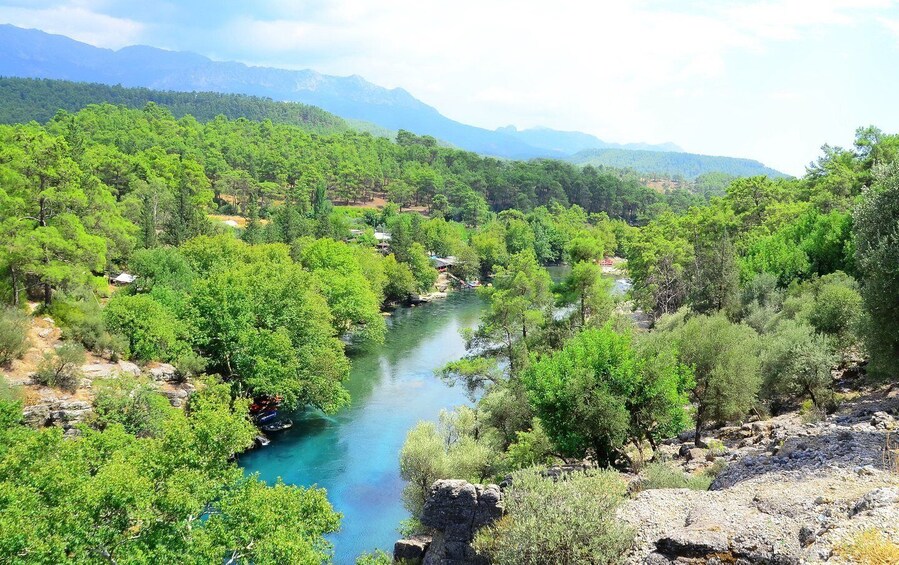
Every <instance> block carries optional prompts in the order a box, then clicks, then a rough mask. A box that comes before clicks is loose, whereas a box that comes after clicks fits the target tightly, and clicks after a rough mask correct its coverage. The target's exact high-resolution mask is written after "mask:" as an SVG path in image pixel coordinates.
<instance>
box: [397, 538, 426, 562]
mask: <svg viewBox="0 0 899 565" xmlns="http://www.w3.org/2000/svg"><path fill="white" fill-rule="evenodd" d="M430 545H431V536H412V537H411V538H408V539H401V540H399V541H397V542H396V543H395V544H393V560H394V561H397V562H398V561H401V560H402V561H403V562H406V563H413V564H417V563H421V562H422V560H424V558H425V552H427V551H428V547H429V546H430Z"/></svg>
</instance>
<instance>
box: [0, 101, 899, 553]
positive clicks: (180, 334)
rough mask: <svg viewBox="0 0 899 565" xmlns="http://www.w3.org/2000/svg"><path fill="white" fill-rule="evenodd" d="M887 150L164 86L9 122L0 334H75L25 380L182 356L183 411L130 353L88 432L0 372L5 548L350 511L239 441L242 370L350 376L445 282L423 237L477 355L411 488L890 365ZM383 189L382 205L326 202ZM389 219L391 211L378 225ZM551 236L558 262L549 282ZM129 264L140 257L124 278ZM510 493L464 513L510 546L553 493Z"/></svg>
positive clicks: (137, 549)
mask: <svg viewBox="0 0 899 565" xmlns="http://www.w3.org/2000/svg"><path fill="white" fill-rule="evenodd" d="M897 160H899V137H897V136H894V135H887V134H884V133H883V132H880V131H879V130H877V129H875V128H866V129H862V130H859V132H858V134H857V138H856V143H855V146H854V147H852V148H849V149H841V148H833V147H827V146H825V148H824V154H823V156H821V158H820V159H819V160H818V161H817V162H816V164H815V165H814V166H812V167H811V168H810V169H809V171H808V173H807V175H806V176H805V177H804V178H802V179H785V178H769V177H765V176H756V177H751V178H743V179H736V180H732V181H730V182H727V185H726V188H725V189H724V194H723V196H712V197H711V198H709V199H708V200H707V199H706V198H699V197H694V196H692V195H689V194H683V193H672V194H669V195H660V194H658V193H656V192H654V191H652V190H650V189H648V188H646V187H643V186H641V185H640V184H639V182H638V181H637V180H636V179H634V178H632V177H628V176H623V175H621V174H619V173H617V172H614V171H608V170H605V169H601V168H595V167H591V166H587V167H583V168H578V167H575V166H574V165H571V164H567V163H563V162H559V161H551V160H538V161H531V162H514V161H513V162H509V161H500V160H497V159H491V158H484V157H480V156H478V155H475V154H473V153H468V152H464V151H459V150H455V149H449V148H442V147H439V146H438V144H437V143H436V140H434V139H433V138H429V137H419V136H415V135H413V134H410V133H408V132H399V134H398V135H397V139H396V140H395V141H392V140H388V139H383V138H377V137H373V136H371V135H367V134H362V133H357V132H353V131H341V132H337V133H330V134H324V133H314V132H310V131H308V129H306V128H305V127H301V126H297V125H288V124H278V123H273V121H271V120H264V121H252V120H248V119H245V118H238V119H228V118H225V117H223V116H219V117H215V118H213V119H211V120H210V121H208V122H206V123H201V122H200V121H198V120H197V119H195V118H193V117H192V116H189V115H186V116H184V117H181V118H176V117H175V116H174V115H173V114H172V113H171V112H170V111H169V110H168V109H166V108H165V107H163V106H160V105H158V104H154V103H151V104H147V105H146V106H144V107H143V108H142V109H129V108H126V107H122V106H112V105H92V106H88V107H87V108H84V109H83V110H80V111H78V112H76V113H68V112H64V111H63V112H57V113H54V116H53V118H52V119H51V120H50V121H49V122H47V123H46V124H45V125H39V124H37V123H30V124H25V125H22V124H15V125H5V126H0V180H2V183H0V300H2V301H3V302H4V304H5V305H6V306H5V308H4V309H3V311H2V320H0V362H3V363H10V362H11V361H12V360H14V359H16V358H17V357H18V356H20V355H21V354H22V351H23V347H24V344H25V340H26V335H25V334H26V333H27V332H26V329H25V328H27V326H28V324H27V322H28V318H29V316H31V315H37V316H50V317H52V319H54V320H55V321H56V322H57V323H58V324H59V326H60V327H61V328H62V331H63V337H64V338H65V339H64V343H63V345H62V346H60V347H59V348H58V349H57V350H55V351H50V352H47V355H46V358H45V360H44V362H43V363H42V364H41V367H39V368H38V370H37V371H36V372H35V374H34V377H33V379H34V380H35V383H37V384H40V385H41V386H46V387H48V388H50V389H55V390H63V391H70V392H76V391H78V387H79V375H78V366H79V361H78V360H79V359H83V358H84V354H85V351H90V353H91V354H92V355H94V356H95V357H97V358H105V359H129V360H131V361H134V362H136V363H139V364H146V363H153V362H160V361H164V362H168V363H171V364H172V365H174V366H175V367H176V368H177V371H178V374H179V375H180V377H181V378H184V379H190V380H193V381H194V382H196V383H197V384H198V387H197V388H198V389H197V392H195V393H194V394H193V395H192V396H191V397H190V398H189V400H188V402H187V405H186V409H184V410H176V409H174V408H171V407H170V406H169V405H168V404H167V401H166V400H165V398H164V397H162V396H160V395H159V394H158V393H156V392H155V391H154V390H153V389H152V387H151V386H150V385H151V383H148V382H144V381H141V380H140V379H139V378H136V379H134V380H129V381H116V382H113V383H105V384H102V385H101V383H98V384H97V390H96V391H94V392H93V393H92V394H93V403H94V407H95V413H94V416H93V417H92V418H91V419H90V420H89V421H86V422H84V423H83V424H82V425H81V427H80V428H78V429H79V430H80V431H79V432H78V433H77V434H70V435H75V436H77V437H73V438H64V437H63V433H62V430H60V429H58V428H53V427H51V428H46V429H39V430H38V429H32V428H29V427H26V426H23V425H22V424H21V423H20V417H21V413H22V412H21V411H22V403H23V402H24V401H27V398H26V399H23V398H22V394H21V391H19V390H16V389H14V388H12V389H11V388H9V387H6V386H4V387H3V388H2V389H0V440H2V441H0V491H2V492H3V493H4V495H3V496H2V497H0V556H4V557H5V556H13V557H12V559H11V561H12V562H17V563H18V562H21V563H30V562H60V561H65V560H74V561H78V562H113V561H114V562H166V561H171V560H173V559H176V560H183V561H188V562H196V563H201V562H209V561H215V560H217V559H223V560H224V561H227V560H228V559H231V560H232V562H253V563H284V562H298V563H318V562H322V561H327V560H328V559H329V556H330V546H329V544H328V542H327V541H326V540H325V539H324V537H323V536H324V535H325V534H327V533H329V532H333V531H334V530H335V529H336V528H338V527H339V516H338V515H336V513H335V512H334V511H333V509H332V508H331V507H330V505H329V504H328V503H327V500H326V499H325V494H324V493H323V492H322V491H321V490H317V489H303V488H298V487H292V486H285V485H283V484H275V485H265V484H264V483H261V482H260V481H258V480H257V479H256V478H255V477H244V476H243V475H242V473H241V472H240V470H239V468H238V467H237V466H236V465H235V464H234V462H233V459H232V456H233V455H234V454H236V453H239V452H241V451H242V450H244V449H246V448H247V447H248V446H249V445H250V443H251V442H252V439H253V434H254V430H253V428H252V426H251V424H250V420H249V417H248V405H249V403H250V399H251V398H254V397H262V396H280V397H281V398H282V400H283V402H284V404H285V405H286V406H288V407H310V408H313V407H314V408H317V409H321V410H323V411H325V412H327V413H333V412H335V411H337V410H339V409H340V408H341V407H343V406H345V405H346V402H347V391H346V389H345V388H344V386H343V381H344V380H345V378H346V376H347V374H348V371H349V363H350V361H349V359H348V357H347V353H346V347H347V344H352V343H356V342H361V343H367V344H375V345H376V344H378V343H381V342H383V340H384V336H385V322H384V319H383V317H382V315H381V311H382V309H383V308H384V307H385V306H387V305H389V304H391V303H395V302H402V301H404V300H407V299H408V298H409V297H411V296H417V295H418V294H419V293H422V292H428V291H430V290H431V289H432V288H433V285H434V281H435V279H436V277H437V271H436V270H435V268H434V267H433V266H432V263H431V259H430V257H431V255H438V256H441V257H446V256H450V255H452V256H454V257H455V258H456V259H457V264H456V265H455V267H454V268H455V269H456V271H455V272H456V274H457V276H459V277H460V278H462V279H464V280H472V279H476V278H478V279H482V280H484V281H488V280H489V281H490V282H491V283H492V284H491V285H490V286H486V287H485V288H483V289H482V290H481V291H480V292H481V293H482V295H483V297H484V298H485V300H486V301H487V306H486V308H485V310H484V314H483V316H482V318H481V322H480V324H479V326H478V327H477V328H476V330H474V331H472V332H470V333H469V334H467V335H466V337H467V340H468V342H469V345H470V355H469V356H468V357H466V358H464V359H461V360H459V361H456V362H453V363H451V364H449V365H447V366H446V367H445V368H444V369H443V370H442V372H441V376H442V378H445V379H447V380H448V381H451V382H458V383H460V384H464V385H466V386H468V387H469V389H470V390H471V391H472V394H473V398H477V402H475V403H474V405H473V406H472V407H465V408H460V409H458V410H455V411H451V412H446V413H445V414H444V415H443V417H442V418H441V422H440V425H434V424H433V423H421V424H419V425H418V426H416V427H415V428H414V429H413V430H412V431H411V432H410V434H409V438H408V440H407V443H406V446H405V447H404V448H403V451H402V453H401V454H400V464H401V469H402V473H403V476H404V477H405V478H406V479H407V480H408V481H409V483H408V484H409V486H408V488H407V490H406V493H405V499H404V501H405V502H406V504H407V507H408V508H409V510H410V512H411V513H412V514H413V516H417V515H418V514H419V512H420V511H421V508H422V505H423V503H424V499H425V496H426V494H427V489H428V488H429V487H430V485H431V484H432V482H433V481H434V480H435V479H438V478H449V477H451V478H466V479H469V480H472V481H485V480H492V479H496V478H501V477H503V476H504V475H505V474H506V473H509V472H513V471H515V472H522V471H526V470H527V469H529V468H531V467H534V466H541V465H545V464H548V463H550V462H553V461H557V460H559V458H567V459H579V458H584V457H585V456H589V457H591V458H592V459H593V460H594V461H596V462H598V463H599V464H600V465H602V466H605V467H609V468H618V469H626V468H629V467H630V466H633V465H637V464H638V462H639V461H640V459H641V458H642V456H643V454H644V453H645V454H647V456H648V455H649V454H650V453H651V452H652V451H653V449H654V448H655V447H656V446H657V445H658V444H659V443H660V442H661V441H662V440H663V439H665V438H667V437H670V436H672V435H674V434H677V433H678V432H680V431H682V430H684V429H686V428H692V429H694V430H695V431H696V438H697V441H698V440H699V439H700V438H701V435H702V432H703V430H705V429H708V428H710V427H713V426H718V425H723V424H726V423H730V422H739V421H741V420H742V419H743V418H744V417H745V416H746V415H747V414H748V413H749V412H750V410H753V411H768V412H770V413H777V412H778V411H779V410H782V409H783V408H784V407H787V406H795V405H797V404H800V403H803V402H806V403H807V404H808V405H809V409H810V410H819V411H827V410H828V409H830V407H832V406H833V403H834V402H835V397H834V391H833V389H832V380H831V378H830V370H831V368H832V367H834V366H836V365H838V364H839V363H841V362H842V360H843V359H846V358H848V357H849V356H850V354H858V353H862V354H864V355H869V356H870V359H871V364H870V370H871V372H872V373H877V374H880V375H883V376H884V377H886V378H894V377H895V374H896V367H897V364H899V340H897V335H899V332H897V326H896V324H897V320H899V301H897V294H896V292H895V288H896V285H897V284H899V267H897V265H896V257H897V256H899V254H897V253H896V241H897V238H899V233H897V221H899V209H897V202H899V196H897V191H899V173H897ZM717 180H718V181H721V182H725V181H723V180H722V179H717ZM709 184H710V185H713V184H715V183H712V182H710V183H709ZM709 191H710V192H719V191H718V189H715V190H712V189H709ZM385 194H386V196H387V198H388V200H389V203H388V204H387V205H386V206H383V207H381V208H375V207H371V206H369V207H359V206H335V205H334V202H337V203H344V204H364V203H367V202H370V201H371V199H372V198H373V197H374V196H375V195H385ZM408 207H415V210H414V211H406V212H404V211H403V209H404V208H408ZM216 214H228V215H234V216H240V217H241V219H242V220H246V225H245V226H244V227H242V228H241V229H234V228H231V227H229V226H228V225H226V224H224V223H223V222H221V221H218V219H216V217H215V215H216ZM375 232H379V233H384V232H387V233H390V234H391V238H390V240H389V243H386V245H385V244H383V243H382V245H381V247H382V248H383V249H379V248H378V243H379V241H382V240H378V239H376V237H375ZM611 255H623V256H624V257H625V258H626V259H627V268H628V271H629V275H630V277H631V279H632V282H633V291H632V293H631V296H630V297H629V298H630V299H631V300H632V302H633V304H634V305H636V306H637V307H638V308H639V309H641V310H642V312H644V313H645V314H647V315H649V316H650V317H651V319H652V329H651V331H641V330H640V329H638V328H637V327H635V325H634V323H633V320H632V317H631V315H630V314H631V312H629V311H628V310H627V309H626V307H625V306H623V305H620V304H618V305H616V303H615V301H614V300H613V298H612V297H611V295H610V292H609V286H610V283H609V282H608V280H607V279H605V278H603V277H602V271H601V268H600V266H599V265H598V264H597V263H598V261H599V260H601V259H603V258H605V257H608V256H611ZM558 262H565V263H568V264H569V265H571V271H570V273H569V274H568V276H567V277H566V279H565V280H563V281H561V282H559V283H556V284H554V283H553V282H552V280H551V279H550V277H549V274H548V272H547V271H546V269H545V266H546V265H549V264H555V263H558ZM120 270H127V271H129V272H130V273H132V274H134V275H136V277H137V278H136V280H135V281H134V282H133V284H130V285H128V286H127V287H125V288H122V289H119V290H117V291H111V290H110V287H109V285H108V284H107V276H108V275H109V274H115V273H117V272H119V271H120ZM28 303H30V304H28ZM32 306H33V307H34V308H35V310H34V311H33V312H31V311H29V310H28V309H26V307H28V308H30V307H32ZM603 480H607V479H606V478H603ZM523 484H529V483H527V482H525V483H523ZM534 488H538V487H534ZM547 488H549V487H547ZM559 488H566V487H564V486H563V487H559ZM584 488H588V487H587V486H585V487H584ZM568 495H570V496H572V497H576V495H577V493H576V492H569V493H568ZM617 496H618V495H617V494H616V495H615V497H617ZM615 500H617V498H614V497H613V498H610V499H609V500H607V501H605V503H608V504H607V508H608V509H609V510H611V509H612V508H614V504H615ZM517 508H519V509H518V510H516V512H518V514H517V515H510V518H509V521H507V522H506V523H507V524H512V526H513V527H509V528H506V529H495V530H490V531H488V532H486V533H485V534H484V535H485V536H487V537H486V538H484V539H482V540H481V541H480V543H481V544H482V547H483V548H485V549H484V551H485V552H487V553H488V554H489V555H494V556H496V558H497V560H499V559H500V557H499V556H501V555H507V556H508V555H512V554H514V551H515V550H513V549H510V548H515V547H519V546H517V545H516V544H517V543H519V542H518V541H517V540H519V539H525V540H527V539H537V538H536V537H534V536H528V535H526V534H527V532H526V531H523V530H521V529H519V528H527V527H528V524H536V523H537V522H536V521H535V519H534V516H533V515H530V514H528V513H529V512H531V513H534V512H538V511H539V508H540V506H539V505H536V506H534V505H531V506H529V505H527V504H522V505H520V506H518V507H517ZM604 508H606V507H604ZM606 514H609V513H606ZM609 515H610V514H609ZM557 526H558V528H566V529H571V528H578V527H580V528H584V529H585V530H584V531H583V532H581V533H583V536H581V539H588V538H589V539H591V540H592V541H591V542H590V543H595V544H599V545H602V544H604V543H606V542H608V540H609V536H607V535H606V534H607V533H608V532H613V533H614V537H615V541H614V543H609V544H607V546H606V547H607V549H601V548H599V545H597V546H596V547H597V548H599V549H597V551H600V550H601V551H604V552H606V553H603V555H606V554H608V555H611V556H613V557H610V559H613V558H614V557H615V556H618V557H620V556H621V555H622V553H621V551H619V550H620V549H621V548H624V547H626V545H627V543H626V542H627V540H626V536H625V533H624V532H623V531H622V530H620V529H618V528H617V525H616V524H614V522H612V521H610V520H608V519H601V517H596V520H592V519H591V520H585V521H584V522H583V523H582V524H578V523H577V522H575V523H573V524H572V523H568V522H559V523H558V524H557ZM413 527H414V525H413ZM587 528H589V529H590V530H589V531H586V529H587ZM571 531H574V530H571ZM545 533H546V532H545ZM549 533H551V532H549ZM610 535H611V534H610ZM515 536H521V537H520V538H517V537H515ZM541 539H546V540H549V541H547V543H550V544H551V543H556V542H558V539H561V538H554V537H553V536H552V535H548V533H547V535H546V536H543V537H542V538H541ZM553 540H555V541H553ZM590 547H593V546H590ZM608 547H612V548H613V549H614V551H612V550H609V549H608ZM554 550H555V549H554V548H553V547H550V546H547V547H545V548H541V549H540V551H541V552H543V551H548V552H552V551H554ZM544 554H545V553H544ZM173 556H177V557H176V558H175V557H173Z"/></svg>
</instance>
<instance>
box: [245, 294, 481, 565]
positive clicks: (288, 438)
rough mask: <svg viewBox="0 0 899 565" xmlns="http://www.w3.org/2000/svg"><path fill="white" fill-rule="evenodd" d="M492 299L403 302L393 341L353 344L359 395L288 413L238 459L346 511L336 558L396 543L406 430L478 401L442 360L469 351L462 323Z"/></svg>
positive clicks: (345, 560)
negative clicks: (445, 375)
mask: <svg viewBox="0 0 899 565" xmlns="http://www.w3.org/2000/svg"><path fill="white" fill-rule="evenodd" d="M483 308H484V303H483V301H482V300H481V299H480V298H479V297H478V295H477V293H475V292H452V293H450V294H449V295H448V296H447V297H446V299H442V300H437V301H434V302H431V303H429V304H424V305H421V306H418V307H414V308H406V307H401V308H397V309H396V310H394V312H393V313H392V315H391V316H389V317H388V318H387V324H388V329H387V336H386V340H385V343H384V345H382V346H378V347H375V348H364V347H363V348H358V347H354V348H351V349H350V350H349V354H350V357H351V360H352V370H351V372H350V377H349V379H348V380H347V381H346V382H345V383H344V384H345V386H346V388H347V390H348V391H349V393H350V397H351V403H350V405H349V406H348V407H346V408H344V409H342V410H341V411H340V412H338V413H337V414H335V415H333V416H328V415H325V414H322V413H321V412H318V411H314V410H306V411H299V412H297V413H295V414H290V415H287V416H288V417H290V418H291V419H293V421H294V427H293V429H291V430H288V431H286V432H281V433H279V434H278V435H275V436H273V437H272V439H273V441H272V444H271V445H269V446H268V447H265V448H261V449H256V450H254V451H252V452H248V453H246V454H244V455H242V456H241V457H240V458H239V463H240V465H241V466H242V467H243V468H244V470H245V471H246V472H247V473H254V472H258V473H259V474H260V476H261V478H262V479H263V480H265V481H266V482H269V483H273V482H274V481H276V480H277V479H278V478H279V477H280V478H282V479H283V480H284V481H285V482H286V483H288V484H295V485H301V486H310V485H313V484H315V485H317V486H320V487H324V488H325V489H327V491H328V500H329V501H330V502H331V504H332V505H333V506H334V508H335V509H336V510H337V511H339V512H341V513H343V515H344V518H343V520H342V521H341V531H340V532H339V533H337V534H334V535H333V536H329V539H330V541H332V542H333V543H334V550H335V560H334V562H335V563H337V564H340V565H342V564H352V563H354V561H355V558H356V556H358V555H359V554H360V553H363V552H365V551H371V550H374V549H383V550H386V551H390V550H392V548H393V542H394V541H395V540H396V538H397V535H398V534H397V528H398V526H399V525H400V522H401V521H402V520H404V519H406V518H408V513H407V512H406V510H405V509H404V508H403V505H402V489H403V486H404V482H403V480H402V479H401V477H400V475H399V465H398V456H399V451H400V448H401V447H402V444H403V441H404V440H405V437H406V433H407V432H408V431H409V429H411V428H412V427H413V426H414V425H415V424H416V423H417V422H418V421H420V420H430V421H436V420H437V418H438V417H439V414H440V411H441V410H442V409H444V408H452V407H454V406H459V405H463V404H469V400H468V398H467V397H466V394H465V392H466V391H465V390H464V387H456V388H453V387H450V386H448V385H447V384H446V383H444V382H443V381H441V380H440V379H439V378H438V377H436V376H435V375H434V371H435V369H437V368H439V367H442V366H443V365H444V364H445V363H447V362H448V361H452V360H455V359H458V358H460V357H462V356H463V355H464V354H465V342H464V339H463V338H462V336H461V334H460V331H461V330H462V329H463V328H470V327H474V326H475V325H476V324H477V322H478V319H479V317H480V315H481V312H482V310H483Z"/></svg>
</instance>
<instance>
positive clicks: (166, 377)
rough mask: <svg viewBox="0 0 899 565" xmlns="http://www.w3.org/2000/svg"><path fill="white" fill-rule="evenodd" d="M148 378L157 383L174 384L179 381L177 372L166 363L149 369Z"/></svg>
mask: <svg viewBox="0 0 899 565" xmlns="http://www.w3.org/2000/svg"><path fill="white" fill-rule="evenodd" d="M150 376H152V377H153V379H154V380H157V381H165V382H175V381H178V380H179V377H178V370H177V369H175V367H173V366H172V365H169V364H168V363H160V364H158V365H157V366H155V367H152V368H150Z"/></svg>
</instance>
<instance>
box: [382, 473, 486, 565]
mask: <svg viewBox="0 0 899 565" xmlns="http://www.w3.org/2000/svg"><path fill="white" fill-rule="evenodd" d="M502 514H503V506H502V492H501V491H500V488H499V487H498V486H497V485H486V486H485V485H473V484H471V483H469V482H467V481H462V480H452V479H449V480H440V481H437V482H435V483H434V485H433V486H432V487H431V492H430V495H429V496H428V499H427V501H426V502H425V505H424V509H423V510H422V514H421V523H422V524H424V525H425V526H426V527H428V528H429V529H430V530H431V531H432V532H433V533H432V536H431V539H430V543H429V544H425V543H424V540H423V539H422V538H418V539H419V541H416V540H415V539H414V538H413V539H409V540H400V541H399V542H397V544H396V545H395V546H394V559H395V560H396V561H399V560H400V559H406V560H411V561H412V562H416V561H415V560H416V557H414V555H413V552H417V550H418V548H419V547H421V548H422V549H423V551H422V553H423V558H422V561H421V562H422V563H424V565H483V564H486V563H487V561H486V559H485V558H484V557H482V556H480V555H478V554H477V553H476V552H475V551H474V549H473V548H472V547H471V542H472V540H474V536H475V534H476V533H477V531H478V530H479V529H481V528H483V527H484V526H486V525H488V524H491V523H493V522H494V521H495V520H498V519H499V518H500V517H501V516H502ZM407 551H408V552H409V554H408V555H407V554H406V553H405V552H407ZM416 554H417V553H416Z"/></svg>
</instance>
